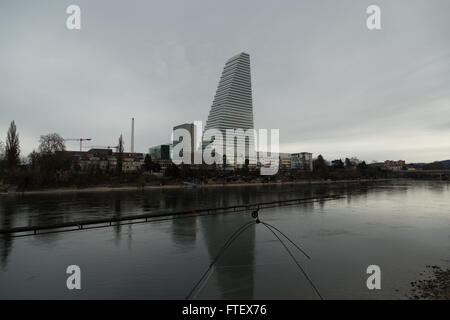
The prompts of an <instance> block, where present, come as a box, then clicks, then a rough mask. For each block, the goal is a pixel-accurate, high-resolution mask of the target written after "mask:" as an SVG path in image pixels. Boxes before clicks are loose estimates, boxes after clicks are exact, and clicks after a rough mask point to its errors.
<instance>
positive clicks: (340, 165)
mask: <svg viewBox="0 0 450 320" xmlns="http://www.w3.org/2000/svg"><path fill="white" fill-rule="evenodd" d="M390 174H391V172H389V171H386V170H382V169H381V168H380V167H374V166H368V165H367V164H366V162H365V161H359V160H358V159H356V158H351V159H349V158H345V160H344V161H342V159H336V160H333V161H331V163H329V162H328V161H326V160H325V159H324V158H323V157H322V155H319V156H318V157H317V158H316V159H315V160H314V161H313V177H314V178H319V179H332V180H340V179H355V178H372V179H373V178H385V177H388V176H389V175H390Z"/></svg>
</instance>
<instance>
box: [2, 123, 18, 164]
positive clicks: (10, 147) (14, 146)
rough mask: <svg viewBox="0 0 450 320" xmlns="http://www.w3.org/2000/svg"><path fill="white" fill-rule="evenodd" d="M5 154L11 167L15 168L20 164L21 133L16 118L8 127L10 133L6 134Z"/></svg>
mask: <svg viewBox="0 0 450 320" xmlns="http://www.w3.org/2000/svg"><path fill="white" fill-rule="evenodd" d="M5 156H6V161H7V165H8V168H9V169H12V168H15V167H16V166H17V165H18V164H19V161H20V158H19V156H20V145H19V134H18V133H17V128H16V124H15V122H14V120H13V121H11V125H10V126H9V129H8V134H7V136H6V147H5Z"/></svg>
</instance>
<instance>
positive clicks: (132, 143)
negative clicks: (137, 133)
mask: <svg viewBox="0 0 450 320" xmlns="http://www.w3.org/2000/svg"><path fill="white" fill-rule="evenodd" d="M131 153H134V118H131Z"/></svg>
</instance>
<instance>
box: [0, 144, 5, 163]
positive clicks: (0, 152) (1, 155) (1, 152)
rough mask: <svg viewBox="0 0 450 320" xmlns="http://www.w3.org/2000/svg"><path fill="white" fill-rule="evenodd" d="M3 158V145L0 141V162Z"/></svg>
mask: <svg viewBox="0 0 450 320" xmlns="http://www.w3.org/2000/svg"><path fill="white" fill-rule="evenodd" d="M4 157H5V144H4V143H3V141H0V161H1V160H3V158H4Z"/></svg>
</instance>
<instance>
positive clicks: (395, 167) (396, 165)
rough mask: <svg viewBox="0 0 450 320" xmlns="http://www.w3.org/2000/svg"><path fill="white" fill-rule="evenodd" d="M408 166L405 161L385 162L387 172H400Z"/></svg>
mask: <svg viewBox="0 0 450 320" xmlns="http://www.w3.org/2000/svg"><path fill="white" fill-rule="evenodd" d="M405 165H406V162H405V160H398V161H394V160H386V161H384V168H385V169H387V170H392V171H399V170H402V169H403V168H404V167H405Z"/></svg>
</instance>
